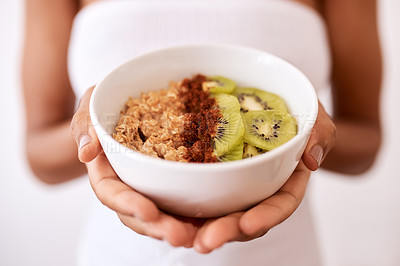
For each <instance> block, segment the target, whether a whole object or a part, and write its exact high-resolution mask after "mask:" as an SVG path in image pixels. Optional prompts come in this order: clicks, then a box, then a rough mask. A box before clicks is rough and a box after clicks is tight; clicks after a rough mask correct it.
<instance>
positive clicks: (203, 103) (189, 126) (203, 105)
mask: <svg viewBox="0 0 400 266" xmlns="http://www.w3.org/2000/svg"><path fill="white" fill-rule="evenodd" d="M206 80H207V78H206V77H205V76H203V75H196V76H194V77H193V78H192V79H188V78H186V79H184V80H183V81H182V83H181V87H182V90H181V92H180V94H179V98H181V100H182V103H183V104H184V106H185V111H186V114H185V116H186V121H185V123H184V131H183V134H182V135H181V137H182V141H183V145H184V146H185V147H187V148H188V156H189V158H188V160H189V162H199V163H213V162H219V161H218V159H217V157H216V156H215V155H213V150H214V148H213V144H212V139H213V137H214V136H215V134H216V128H217V122H218V119H220V118H221V117H222V114H221V112H220V110H219V109H218V108H216V106H217V103H216V101H215V99H214V98H211V97H210V94H209V92H206V91H203V89H202V83H203V82H204V81H206Z"/></svg>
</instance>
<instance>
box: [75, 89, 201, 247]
mask: <svg viewBox="0 0 400 266" xmlns="http://www.w3.org/2000/svg"><path fill="white" fill-rule="evenodd" d="M92 92H93V88H90V89H89V90H87V92H86V93H85V95H84V96H83V97H82V99H81V101H80V104H79V107H78V110H77V111H76V113H75V115H74V117H73V119H72V122H71V132H72V135H73V137H74V138H75V140H76V143H77V145H78V147H79V148H78V156H79V160H80V161H81V162H83V163H86V166H87V169H88V172H89V180H90V184H91V186H92V188H93V191H94V192H95V194H96V196H97V197H98V199H99V200H100V201H101V202H102V203H103V204H104V205H106V206H107V207H109V208H110V209H112V210H114V211H115V212H116V213H117V215H118V217H119V218H120V220H121V221H122V223H124V224H125V225H126V226H128V227H129V228H131V229H132V230H134V231H135V232H137V233H139V234H143V235H147V236H150V237H153V238H156V239H164V240H166V241H168V242H169V243H170V244H171V245H173V246H186V247H191V246H192V243H193V239H194V236H195V233H196V231H197V227H196V226H195V225H193V224H192V223H190V222H188V221H189V220H185V219H179V218H178V217H173V216H171V215H168V214H165V213H163V212H161V211H160V210H158V208H157V207H156V205H155V204H154V203H153V202H152V201H151V200H149V199H148V198H146V197H144V196H143V195H141V194H140V193H138V192H136V191H135V190H133V189H132V188H131V187H129V186H127V185H126V184H124V183H123V182H122V181H121V180H120V179H119V178H118V176H117V175H116V173H115V172H114V170H113V169H112V167H111V165H110V163H109V162H108V160H107V158H106V156H105V154H104V152H103V151H102V149H101V145H100V143H99V140H98V138H97V135H96V132H95V130H94V128H93V127H92V125H91V121H90V116H89V100H90V96H91V94H92Z"/></svg>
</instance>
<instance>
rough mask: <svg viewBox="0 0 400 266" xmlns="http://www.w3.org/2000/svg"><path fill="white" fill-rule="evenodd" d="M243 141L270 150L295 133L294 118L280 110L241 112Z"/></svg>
mask: <svg viewBox="0 0 400 266" xmlns="http://www.w3.org/2000/svg"><path fill="white" fill-rule="evenodd" d="M242 117H243V121H244V125H245V133H244V136H243V138H244V141H245V142H246V143H249V144H251V145H253V146H255V147H258V148H261V149H264V150H268V151H269V150H272V149H275V148H276V147H278V146H280V145H282V144H284V143H286V142H287V141H289V140H290V139H291V138H293V137H294V136H295V135H296V133H297V125H296V121H295V119H294V118H293V117H292V116H291V115H290V114H288V113H284V112H281V111H268V110H267V111H249V112H247V113H244V114H242Z"/></svg>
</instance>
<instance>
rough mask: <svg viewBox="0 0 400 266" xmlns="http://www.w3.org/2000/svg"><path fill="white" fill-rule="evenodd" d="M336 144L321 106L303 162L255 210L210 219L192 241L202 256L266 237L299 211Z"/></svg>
mask: <svg viewBox="0 0 400 266" xmlns="http://www.w3.org/2000/svg"><path fill="white" fill-rule="evenodd" d="M335 143H336V128H335V125H334V123H333V121H332V120H331V118H330V117H329V115H328V114H327V113H326V112H325V110H324V108H323V107H322V105H321V104H319V111H318V116H317V119H316V123H315V125H314V128H313V131H312V133H311V135H310V139H309V141H308V143H307V146H306V148H305V152H304V154H303V156H302V160H301V161H300V163H299V164H298V166H297V167H296V169H295V171H294V172H293V173H292V175H291V176H290V177H289V179H288V180H287V181H286V183H285V184H284V185H283V186H282V187H281V188H280V189H279V190H278V191H277V192H276V193H275V194H274V195H272V196H271V197H269V198H267V199H265V200H264V201H262V202H261V203H259V204H258V205H256V206H254V207H253V208H251V209H249V210H247V211H242V212H235V213H231V214H229V215H227V216H224V217H219V218H215V219H209V220H207V221H206V222H205V223H204V224H203V225H202V226H200V227H199V228H198V231H197V234H196V236H195V239H194V241H193V246H194V248H195V249H196V250H197V251H198V252H200V253H209V252H211V251H213V250H214V249H216V248H219V247H221V246H222V245H224V244H225V243H227V242H230V241H249V240H252V239H255V238H258V237H261V236H263V235H265V234H266V233H267V232H268V231H269V230H270V229H271V228H273V227H274V226H276V225H278V224H280V223H281V222H283V221H284V220H286V219H287V218H289V216H290V215H292V213H293V212H294V211H295V210H296V209H297V207H298V206H299V205H300V203H301V201H302V200H303V197H304V194H305V191H306V188H307V184H308V180H309V178H310V174H311V171H314V170H316V169H318V167H319V166H320V165H321V163H322V161H323V159H324V158H325V156H326V154H327V153H328V152H329V151H330V150H331V149H332V148H333V146H334V145H335Z"/></svg>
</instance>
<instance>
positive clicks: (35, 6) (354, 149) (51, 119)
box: [23, 0, 382, 253]
mask: <svg viewBox="0 0 400 266" xmlns="http://www.w3.org/2000/svg"><path fill="white" fill-rule="evenodd" d="M84 2H85V3H77V2H75V1H73V0H59V1H53V0H26V3H27V5H26V11H27V20H26V22H27V23H26V28H27V32H26V40H25V50H24V52H25V53H24V62H23V82H24V92H25V102H26V111H27V141H26V149H27V155H28V159H29V162H30V164H31V167H32V169H33V171H34V172H35V173H36V174H37V175H38V177H39V178H40V179H41V180H43V181H44V182H46V183H49V184H54V183H60V182H64V181H66V180H70V179H73V178H75V177H77V176H80V175H82V174H84V173H85V172H86V169H85V167H84V164H83V163H81V162H80V161H82V162H85V163H86V166H87V169H88V172H89V180H90V182H91V185H92V187H93V190H94V192H95V193H96V195H97V197H98V198H99V200H100V201H101V202H102V203H104V204H105V205H106V206H108V207H109V208H111V209H112V210H114V211H116V212H117V214H118V216H119V217H120V219H121V221H122V222H123V223H124V224H125V225H127V226H128V227H130V228H131V229H133V230H134V231H136V232H137V233H140V234H144V235H148V236H151V237H154V238H158V239H165V240H166V241H168V242H169V243H171V244H172V245H174V246H185V247H194V248H195V249H196V250H197V251H198V252H201V253H208V252H211V251H212V250H214V249H215V248H217V247H219V246H221V245H223V244H224V243H226V242H229V241H248V240H251V239H254V238H257V237H260V236H262V235H264V234H265V233H267V232H268V230H269V229H270V228H272V227H273V226H275V225H277V224H279V223H280V222H282V221H284V220H285V219H287V218H288V217H289V216H290V215H291V214H292V213H293V212H294V211H295V210H296V208H297V207H298V205H299V204H300V203H301V200H302V198H303V196H304V193H305V190H306V187H307V183H308V179H309V176H310V170H316V169H317V168H318V167H319V165H320V163H321V161H322V159H321V160H316V158H318V157H319V156H318V153H315V152H313V151H315V148H316V147H320V148H321V149H322V150H323V154H321V157H322V158H323V159H325V160H324V163H323V166H324V167H326V168H327V169H330V170H332V171H336V172H341V173H347V174H359V173H362V172H364V171H366V170H368V169H369V167H370V166H371V165H372V163H373V161H374V158H375V157H376V154H377V152H378V149H379V146H380V141H381V130H380V120H379V94H380V83H381V75H382V74H381V72H382V67H381V54H380V49H379V41H378V35H377V23H376V2H375V0H354V1H348V0H324V1H320V2H317V1H312V0H311V1H307V0H303V1H298V2H302V3H304V4H306V5H307V6H309V7H310V8H313V9H315V10H319V12H321V14H322V15H323V16H324V17H325V18H326V21H327V28H328V33H329V37H330V40H331V42H330V43H331V48H332V57H333V80H332V82H333V88H334V95H335V97H334V105H335V112H334V123H333V121H332V120H331V119H330V117H329V116H328V115H327V114H326V112H325V111H324V109H323V108H322V106H320V110H319V114H318V118H317V122H316V125H315V127H314V131H313V134H312V135H311V137H310V141H309V143H308V145H307V147H306V150H305V153H304V155H303V161H302V162H301V163H300V164H299V166H298V167H297V168H296V170H295V172H294V173H293V174H292V176H291V177H290V178H289V180H288V181H287V182H286V184H285V185H284V186H283V187H282V188H281V189H280V190H279V191H278V192H277V193H276V194H274V195H273V196H272V197H270V198H268V199H266V200H265V201H263V202H261V203H260V204H258V205H257V206H255V207H253V208H251V209H250V210H247V211H245V212H237V213H233V214H230V215H227V216H224V217H220V218H216V219H203V220H192V219H187V218H185V219H183V218H182V217H175V216H171V215H169V214H166V213H164V212H161V211H160V210H158V209H157V207H156V206H155V204H154V203H153V202H152V201H150V200H149V199H147V198H145V197H144V196H142V195H141V194H139V193H137V192H136V191H134V190H133V189H131V188H130V187H128V186H127V185H125V184H124V183H122V182H121V180H120V179H119V178H118V176H117V175H116V174H115V172H114V171H113V169H112V168H111V166H110V165H109V163H108V161H107V159H106V157H105V156H104V154H103V153H102V152H101V147H100V145H99V143H98V140H97V137H96V134H95V132H94V130H93V128H92V127H91V126H90V123H88V110H87V109H88V108H87V106H88V100H89V98H90V95H91V90H88V91H87V93H86V94H85V96H84V97H83V98H82V99H81V105H80V107H79V109H78V110H77V112H76V113H75V115H74V118H73V120H72V124H71V129H72V135H73V136H74V138H75V141H76V143H78V144H79V140H80V138H81V137H82V136H83V135H89V136H90V137H91V140H92V141H91V142H90V143H89V144H87V145H86V146H84V147H83V148H81V149H79V151H78V149H77V148H76V144H75V141H74V139H73V138H72V137H71V135H70V130H69V124H70V122H71V119H72V116H73V109H74V100H75V98H74V95H73V92H72V89H71V86H70V83H69V80H68V75H67V67H66V57H67V47H68V41H69V34H70V30H71V24H72V21H73V18H74V16H75V15H76V13H77V12H78V11H79V9H80V8H81V7H83V6H85V5H87V4H89V2H93V1H84ZM335 125H336V126H335ZM336 142H337V145H336V147H335V148H333V146H334V145H335V143H336ZM332 148H333V149H332ZM317 150H318V149H317ZM329 151H331V152H330V153H329V154H328V152H329ZM77 153H78V156H79V160H78V156H76V154H77ZM312 154H314V156H312ZM325 157H326V158H325Z"/></svg>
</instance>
